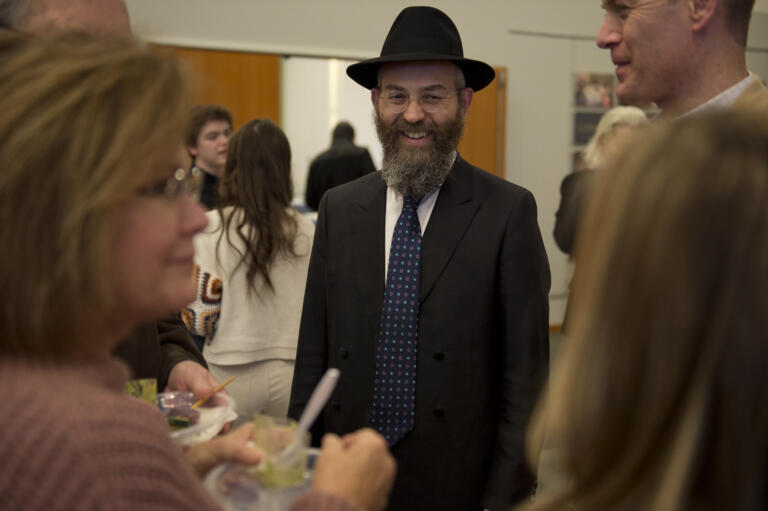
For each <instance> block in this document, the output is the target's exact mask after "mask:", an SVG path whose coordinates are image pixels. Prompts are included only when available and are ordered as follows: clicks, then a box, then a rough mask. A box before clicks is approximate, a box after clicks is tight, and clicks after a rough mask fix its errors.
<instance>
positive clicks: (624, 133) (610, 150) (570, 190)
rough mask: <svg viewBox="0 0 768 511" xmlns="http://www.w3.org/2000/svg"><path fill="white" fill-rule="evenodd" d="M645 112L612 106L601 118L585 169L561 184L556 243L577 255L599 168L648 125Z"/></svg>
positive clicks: (606, 166)
mask: <svg viewBox="0 0 768 511" xmlns="http://www.w3.org/2000/svg"><path fill="white" fill-rule="evenodd" d="M647 122H648V119H647V117H646V115H645V112H643V111H642V110H640V109H639V108H637V107H634V106H617V107H614V108H611V109H610V110H608V111H607V112H605V114H603V116H602V117H601V118H600V122H598V123H597V128H596V129H595V133H594V134H593V135H592V137H591V138H590V139H589V142H588V143H587V147H586V148H585V149H584V160H583V161H584V168H583V169H576V170H575V171H574V172H571V173H570V174H568V175H567V176H565V178H563V181H562V183H561V184H560V206H559V207H558V208H557V213H555V231H554V236H555V242H556V243H557V246H558V247H559V248H560V250H562V251H563V252H565V253H566V254H568V255H569V256H572V255H573V247H574V241H575V239H576V234H577V232H578V228H579V225H580V221H581V217H582V213H583V211H584V205H585V203H586V198H587V196H588V195H589V192H590V191H591V188H592V181H593V179H594V173H595V172H596V171H601V170H605V169H606V168H608V166H609V165H610V162H611V160H612V159H613V158H614V156H615V154H616V153H617V152H618V151H619V150H620V149H621V148H622V147H623V144H624V143H626V142H627V140H628V139H629V137H630V135H631V133H632V130H633V129H634V128H636V127H638V126H642V125H643V124H646V123H647Z"/></svg>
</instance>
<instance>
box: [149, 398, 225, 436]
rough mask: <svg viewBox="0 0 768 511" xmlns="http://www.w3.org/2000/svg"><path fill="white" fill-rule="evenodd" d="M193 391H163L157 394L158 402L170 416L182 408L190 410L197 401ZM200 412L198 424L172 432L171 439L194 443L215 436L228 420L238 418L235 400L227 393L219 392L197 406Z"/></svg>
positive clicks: (166, 414) (161, 408) (162, 409)
mask: <svg viewBox="0 0 768 511" xmlns="http://www.w3.org/2000/svg"><path fill="white" fill-rule="evenodd" d="M197 399H198V398H197V397H196V396H195V395H194V394H192V393H191V392H163V393H162V394H158V395H157V404H158V406H159V407H160V410H161V411H162V412H163V414H164V415H165V416H166V417H168V416H171V415H174V414H175V413H178V412H179V411H180V410H188V409H189V407H190V406H192V404H193V403H194V402H195V401H197ZM196 411H198V412H200V419H199V420H198V422H197V424H195V425H193V426H189V427H188V428H182V429H177V430H175V431H172V432H171V439H173V441H174V442H175V443H176V444H178V445H192V444H196V443H198V442H205V441H206V440H210V439H211V438H213V437H215V436H216V435H218V434H219V431H221V428H223V427H224V425H225V424H226V423H227V422H230V421H233V420H235V419H236V418H237V413H236V412H235V401H234V400H233V399H232V398H231V397H229V395H227V394H223V393H219V394H216V395H215V396H213V397H212V398H210V399H209V400H208V401H206V402H205V403H203V404H202V405H200V406H199V407H198V408H196Z"/></svg>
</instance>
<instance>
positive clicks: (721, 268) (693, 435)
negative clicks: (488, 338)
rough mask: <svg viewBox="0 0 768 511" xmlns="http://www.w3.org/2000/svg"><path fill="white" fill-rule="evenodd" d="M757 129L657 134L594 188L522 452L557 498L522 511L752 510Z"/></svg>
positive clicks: (750, 120)
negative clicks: (563, 320)
mask: <svg viewBox="0 0 768 511" xmlns="http://www.w3.org/2000/svg"><path fill="white" fill-rule="evenodd" d="M764 123H765V121H764V120H761V119H759V118H758V117H756V116H754V117H753V116H749V115H737V114H733V113H719V114H716V115H712V116H709V117H704V118H700V119H692V120H683V121H679V122H675V123H674V124H670V125H668V126H655V127H653V128H652V129H650V130H649V131H648V132H647V133H644V135H645V137H644V143H643V144H640V145H638V146H637V147H634V148H630V150H629V152H628V153H627V154H625V155H624V156H625V159H624V160H623V161H624V165H622V166H621V167H619V168H617V169H616V172H611V173H606V174H605V175H603V176H601V177H600V181H599V183H598V185H597V189H596V192H595V194H596V195H595V200H593V201H591V203H590V206H589V210H588V212H587V218H586V223H585V226H584V231H583V236H584V238H583V241H584V242H583V243H582V244H580V246H579V248H578V253H577V257H578V258H579V260H580V261H582V263H581V264H580V265H579V266H578V267H577V269H576V274H575V276H574V288H573V307H574V309H573V316H572V318H573V322H572V327H571V328H572V330H571V332H570V334H571V336H570V337H569V338H568V339H567V342H565V343H564V348H563V352H562V353H561V355H560V360H558V363H557V367H556V370H555V371H554V373H553V375H552V379H551V381H550V387H549V389H548V392H547V394H546V397H545V399H544V400H543V401H542V403H540V404H539V407H538V409H537V412H536V414H535V419H534V421H533V424H532V427H531V431H530V438H529V455H530V457H531V459H532V460H534V461H535V460H536V458H537V457H538V453H539V450H540V448H541V446H542V444H548V445H550V446H551V447H552V449H553V452H554V453H556V456H557V457H558V459H559V461H560V462H561V464H562V468H563V470H564V475H566V477H567V479H568V481H569V483H568V484H567V485H565V486H563V487H562V488H560V489H559V490H558V491H555V492H553V493H552V494H549V495H544V496H542V497H540V498H539V499H538V500H537V501H536V502H534V503H533V504H529V505H526V506H525V507H524V509H526V510H529V511H532V510H536V511H543V510H555V509H558V510H559V509H568V510H575V511H586V510H590V511H593V510H594V511H597V510H600V511H606V510H637V509H643V510H649V511H676V510H680V511H682V510H690V509H696V510H704V509H713V510H714V509H718V510H720V509H729V510H752V509H755V510H757V509H765V506H766V503H767V502H766V493H765V490H764V484H765V478H766V462H767V461H768V455H767V454H766V453H768V386H767V385H765V374H766V368H768V129H766V127H765V124H764Z"/></svg>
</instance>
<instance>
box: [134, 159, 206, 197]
mask: <svg viewBox="0 0 768 511" xmlns="http://www.w3.org/2000/svg"><path fill="white" fill-rule="evenodd" d="M202 189H203V171H202V170H201V169H200V168H199V167H192V169H190V170H187V169H182V168H178V169H176V170H174V171H173V174H172V175H171V176H170V177H169V178H168V179H164V180H162V181H158V182H157V183H155V184H153V185H149V186H146V187H144V188H142V189H141V194H142V195H146V196H151V197H169V198H175V197H180V196H182V195H190V196H192V197H194V198H195V200H200V193H201V191H202Z"/></svg>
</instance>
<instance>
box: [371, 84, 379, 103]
mask: <svg viewBox="0 0 768 511" xmlns="http://www.w3.org/2000/svg"><path fill="white" fill-rule="evenodd" d="M378 97H379V89H378V88H377V87H374V88H373V89H371V103H373V107H374V108H376V98H378Z"/></svg>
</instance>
